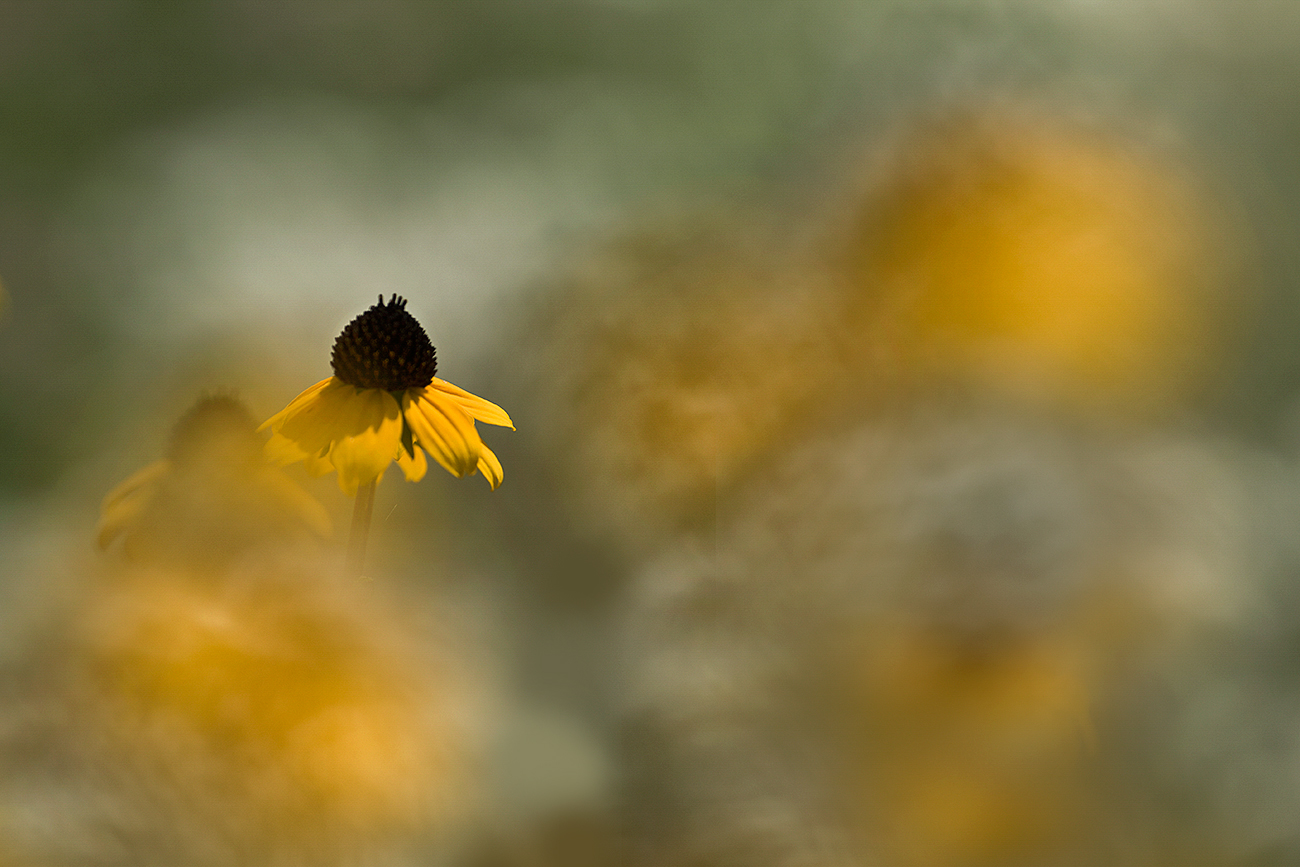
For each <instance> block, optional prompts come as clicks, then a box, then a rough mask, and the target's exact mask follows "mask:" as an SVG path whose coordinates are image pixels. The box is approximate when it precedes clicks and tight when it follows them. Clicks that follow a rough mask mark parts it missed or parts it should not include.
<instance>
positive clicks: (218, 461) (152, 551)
mask: <svg viewBox="0 0 1300 867" xmlns="http://www.w3.org/2000/svg"><path fill="white" fill-rule="evenodd" d="M304 531H305V532H306V533H309V534H310V535H314V536H317V537H322V538H323V537H328V536H329V535H331V533H332V527H331V524H330V518H329V514H328V513H327V512H326V511H325V509H324V508H323V507H322V506H321V505H320V503H318V502H316V500H314V499H313V498H312V497H311V496H310V495H309V494H307V493H306V492H305V491H303V490H302V489H301V488H299V487H298V486H297V485H296V484H294V482H293V481H292V480H291V479H290V478H289V477H288V476H286V475H285V474H284V473H283V472H281V471H280V470H277V469H275V468H274V467H269V466H267V465H266V462H265V461H264V460H262V457H261V455H260V454H259V443H258V438H257V435H256V429H255V427H254V421H253V417H252V416H251V415H250V414H249V412H248V410H247V409H246V408H245V407H244V405H243V404H242V403H240V402H239V401H238V400H236V399H235V398H233V397H229V396H227V395H217V396H212V397H205V398H202V399H201V400H199V401H198V402H197V403H196V404H195V405H194V406H193V407H191V408H190V410H189V411H188V412H187V413H186V414H185V415H184V417H182V418H181V419H180V421H178V422H177V423H176V427H175V428H174V429H173V431H172V435H171V441H170V443H169V444H168V447H167V452H166V456H165V457H164V458H163V459H162V460H159V461H155V462H154V463H152V464H149V465H148V466H147V467H145V468H143V469H141V470H138V471H137V472H135V473H134V474H132V475H131V476H129V477H128V478H127V479H126V480H125V481H123V482H122V483H121V484H119V485H118V486H117V487H115V488H114V489H113V490H112V491H110V492H109V493H108V495H107V496H106V497H104V502H103V505H102V506H101V511H100V519H99V527H98V539H97V540H98V542H99V546H100V547H101V548H107V547H108V546H109V545H111V544H113V542H114V541H115V540H117V539H118V538H122V539H123V540H124V543H123V544H124V547H125V550H126V553H127V555H128V556H129V557H131V558H132V559H134V560H137V561H146V562H153V563H161V562H167V563H186V564H190V565H194V564H200V563H207V564H212V563H213V562H214V561H222V560H224V559H226V558H229V557H231V556H235V555H237V554H239V553H240V552H242V551H245V550H247V549H248V548H250V547H253V546H256V545H259V544H262V543H266V542H273V541H289V540H291V539H293V538H295V537H297V536H301V535H303V534H304Z"/></svg>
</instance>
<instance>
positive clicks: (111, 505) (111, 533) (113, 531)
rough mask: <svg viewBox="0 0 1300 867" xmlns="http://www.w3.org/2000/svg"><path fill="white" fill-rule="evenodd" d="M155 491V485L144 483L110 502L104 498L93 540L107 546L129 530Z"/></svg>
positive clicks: (101, 545) (101, 546) (156, 489)
mask: <svg viewBox="0 0 1300 867" xmlns="http://www.w3.org/2000/svg"><path fill="white" fill-rule="evenodd" d="M160 463H161V461H160ZM128 481H129V480H128ZM157 492H158V488H157V487H156V486H155V485H144V486H140V487H136V488H134V489H132V490H131V491H129V492H128V493H126V494H123V495H121V496H118V497H114V498H113V499H112V501H111V502H110V501H109V500H107V499H106V500H105V501H104V509H103V511H102V512H101V513H100V516H99V527H98V528H97V529H96V533H95V542H96V543H97V544H98V545H99V547H100V548H101V549H102V548H107V547H108V546H109V545H111V544H113V540H114V539H116V538H117V537H118V536H120V535H122V534H123V533H125V532H126V531H127V530H129V529H130V528H131V527H132V526H133V525H134V524H135V523H136V522H137V520H139V518H140V515H141V513H142V512H144V510H145V508H147V507H148V505H149V504H150V503H151V502H153V498H154V495H155V494H157Z"/></svg>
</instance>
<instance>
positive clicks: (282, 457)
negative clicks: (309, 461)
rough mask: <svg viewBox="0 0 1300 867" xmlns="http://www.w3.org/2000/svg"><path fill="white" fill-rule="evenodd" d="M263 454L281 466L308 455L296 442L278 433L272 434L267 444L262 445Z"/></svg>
mask: <svg viewBox="0 0 1300 867" xmlns="http://www.w3.org/2000/svg"><path fill="white" fill-rule="evenodd" d="M262 454H264V455H266V459H267V460H268V461H270V462H271V463H273V464H275V465H277V466H281V467H283V466H285V465H287V464H291V463H293V462H294V461H301V460H303V459H304V458H306V457H307V456H308V455H307V453H306V452H305V451H303V450H302V448H301V447H300V446H299V445H298V444H297V443H296V442H294V441H293V440H291V439H289V438H288V437H286V436H284V435H283V434H278V433H273V434H271V438H270V439H269V440H267V441H266V445H264V446H262Z"/></svg>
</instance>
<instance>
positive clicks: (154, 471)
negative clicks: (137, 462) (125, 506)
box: [100, 459, 172, 512]
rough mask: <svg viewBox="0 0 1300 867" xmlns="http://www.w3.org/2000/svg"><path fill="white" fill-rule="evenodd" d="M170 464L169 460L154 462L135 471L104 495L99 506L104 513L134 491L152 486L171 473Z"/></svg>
mask: <svg viewBox="0 0 1300 867" xmlns="http://www.w3.org/2000/svg"><path fill="white" fill-rule="evenodd" d="M171 469H172V463H171V461H169V460H166V459H164V460H161V461H154V462H153V463H152V464H150V465H149V466H147V467H144V468H143V469H139V470H136V471H135V472H134V473H132V474H131V475H129V476H127V477H126V478H125V479H124V480H123V481H122V482H121V483H120V484H119V485H118V486H117V487H115V488H113V490H111V491H109V492H108V493H107V494H105V495H104V501H103V504H102V505H101V506H100V508H102V509H103V510H104V511H106V512H107V511H108V510H109V509H111V508H113V506H114V505H116V504H117V503H119V502H120V501H122V500H124V499H126V498H127V497H129V496H131V495H132V494H134V493H135V492H136V491H138V490H140V489H141V488H144V487H146V486H152V485H153V484H155V483H156V482H157V481H158V480H159V479H161V478H162V477H163V476H165V475H167V474H168V473H169V472H171Z"/></svg>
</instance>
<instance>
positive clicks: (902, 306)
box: [850, 109, 1228, 408]
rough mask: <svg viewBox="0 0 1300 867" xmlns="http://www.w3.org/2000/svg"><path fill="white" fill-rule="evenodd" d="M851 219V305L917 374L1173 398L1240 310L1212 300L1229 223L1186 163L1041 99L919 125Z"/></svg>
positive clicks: (1021, 388)
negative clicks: (1045, 107)
mask: <svg viewBox="0 0 1300 867" xmlns="http://www.w3.org/2000/svg"><path fill="white" fill-rule="evenodd" d="M852 231H853V235H852V240H851V246H852V248H853V249H852V254H851V259H852V260H853V267H852V274H853V281H854V285H855V292H856V293H857V294H856V297H855V300H854V301H853V302H852V303H851V305H850V306H851V308H852V310H853V311H854V312H853V313H852V317H851V318H855V319H857V320H858V321H859V322H860V323H862V324H869V325H870V328H871V333H872V334H873V336H874V337H877V338H880V337H883V338H884V339H886V340H888V341H890V342H891V344H892V347H893V351H894V352H895V353H897V362H896V363H897V364H898V365H899V366H900V367H901V368H902V372H903V374H904V375H905V376H907V377H918V376H919V377H920V378H922V379H924V378H925V377H936V376H937V377H939V378H946V379H950V380H951V379H956V380H959V381H964V382H967V383H972V384H975V385H977V386H979V387H982V388H988V389H992V390H994V391H998V392H1002V393H1004V394H1012V395H1016V396H1018V397H1022V398H1030V399H1033V400H1046V401H1048V402H1052V403H1062V404H1066V405H1074V406H1084V407H1098V406H1102V407H1111V408H1115V407H1128V408H1140V407H1144V406H1160V405H1163V404H1166V403H1167V402H1168V401H1169V400H1170V399H1173V398H1177V397H1179V396H1181V394H1182V393H1183V392H1185V391H1186V390H1187V388H1188V386H1190V385H1193V384H1195V383H1196V382H1197V381H1198V379H1199V377H1198V374H1204V373H1205V372H1207V370H1209V367H1208V365H1207V362H1209V360H1210V359H1211V358H1213V356H1214V353H1213V352H1211V351H1208V350H1210V349H1212V347H1213V345H1214V344H1215V342H1216V341H1218V340H1219V339H1221V338H1222V337H1223V336H1224V334H1225V326H1226V325H1227V324H1228V323H1227V321H1226V319H1225V317H1223V311H1221V310H1217V309H1216V310H1212V309H1211V303H1210V302H1211V301H1212V300H1213V299H1214V298H1215V296H1216V294H1219V295H1223V294H1224V293H1222V292H1221V288H1222V287H1221V286H1219V285H1217V284H1218V283H1219V282H1220V280H1221V279H1222V278H1224V277H1225V276H1226V273H1227V272H1226V269H1225V267H1224V265H1225V253H1226V245H1225V244H1224V237H1223V226H1222V225H1221V222H1220V221H1218V220H1216V219H1215V215H1214V214H1212V213H1211V211H1210V210H1209V208H1207V203H1206V197H1205V196H1204V195H1202V194H1201V193H1200V191H1199V190H1198V189H1197V187H1196V185H1194V184H1193V183H1191V182H1190V181H1189V178H1188V175H1187V173H1186V172H1185V171H1180V169H1179V167H1178V165H1177V163H1176V162H1175V161H1173V160H1172V159H1169V158H1168V156H1163V157H1162V156H1159V155H1156V154H1152V153H1150V152H1146V151H1145V150H1144V148H1143V147H1141V146H1140V145H1139V143H1138V142H1136V141H1133V140H1126V139H1125V138H1124V137H1123V136H1121V135H1117V134H1113V133H1108V132H1101V131H1098V130H1097V129H1094V128H1090V127H1088V126H1086V125H1083V124H1072V123H1068V122H1063V121H1061V120H1059V119H1055V118H1051V117H1046V116H1043V115H1041V114H1036V113H1034V112H1031V111H1027V110H1020V111H1015V110H1010V109H1001V110H992V111H986V112H971V113H968V114H964V115H960V116H957V117H950V118H948V119H946V120H943V121H941V122H938V123H934V124H931V125H929V126H926V127H923V128H922V129H921V130H920V131H918V132H914V133H913V134H911V135H909V136H905V137H904V138H903V140H902V141H901V142H900V145H899V146H898V148H897V151H896V153H895V155H894V156H893V158H892V159H890V160H887V161H885V162H884V164H883V166H882V168H881V171H880V174H879V176H878V177H877V178H876V181H875V188H874V189H873V191H872V193H871V194H870V195H869V197H868V200H867V202H866V204H865V206H863V207H862V208H861V210H860V211H859V215H858V218H857V222H856V223H855V224H854V226H853V230H852ZM1225 297H1226V296H1225Z"/></svg>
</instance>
